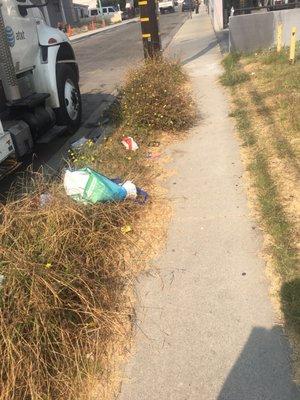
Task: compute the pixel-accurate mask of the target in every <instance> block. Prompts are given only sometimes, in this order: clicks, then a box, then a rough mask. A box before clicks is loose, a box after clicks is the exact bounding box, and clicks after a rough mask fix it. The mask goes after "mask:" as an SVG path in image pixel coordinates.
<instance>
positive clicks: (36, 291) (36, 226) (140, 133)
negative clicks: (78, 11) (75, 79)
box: [0, 69, 185, 400]
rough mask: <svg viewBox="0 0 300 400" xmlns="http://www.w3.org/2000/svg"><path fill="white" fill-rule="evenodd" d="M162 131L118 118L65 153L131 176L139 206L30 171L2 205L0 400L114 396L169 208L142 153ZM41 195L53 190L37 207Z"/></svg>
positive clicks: (157, 171)
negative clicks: (139, 291) (93, 197)
mask: <svg viewBox="0 0 300 400" xmlns="http://www.w3.org/2000/svg"><path fill="white" fill-rule="evenodd" d="M139 71H141V70H140V69H139ZM176 73H177V72H176ZM178 73H180V71H179V72H178ZM133 79H134V77H133ZM144 80H145V81H146V77H144ZM182 84H185V83H184V82H183V81H182ZM121 111H122V109H121ZM163 128H165V127H163ZM123 135H131V136H133V137H134V138H135V139H136V140H137V142H138V144H139V146H140V148H139V150H138V151H137V152H128V151H126V149H125V148H124V147H123V145H122V144H121V138H122V136H123ZM166 137H170V136H168V135H166V134H165V135H164V137H163V136H162V135H161V133H160V132H157V131H156V132H153V131H152V130H151V131H150V130H146V129H144V128H139V127H133V126H132V125H130V126H129V125H128V124H126V125H125V126H124V125H122V126H120V127H119V128H118V129H117V131H116V132H115V133H114V135H113V136H112V137H110V138H108V139H107V140H105V141H104V143H103V144H102V145H101V146H96V145H94V144H91V143H88V144H87V145H86V146H85V147H84V148H83V149H82V150H81V151H80V152H77V153H76V154H73V155H72V158H73V162H71V163H72V164H73V166H75V167H80V166H89V167H91V168H94V169H95V170H98V171H100V172H101V173H104V174H106V175H107V176H109V177H111V178H115V177H120V178H121V179H124V180H125V179H126V180H127V179H131V180H132V181H133V182H134V183H136V184H137V185H138V186H140V187H142V188H144V189H146V190H147V191H148V192H149V194H150V200H149V201H148V202H147V203H146V204H143V205H141V204H140V203H138V202H134V201H132V200H131V201H124V202H122V203H105V204H97V205H89V206H86V205H82V204H78V203H75V202H74V201H72V200H71V199H69V198H68V197H67V196H66V195H65V193H64V190H63V188H62V184H61V182H47V181H46V179H45V178H44V177H42V176H41V175H38V174H36V175H33V176H32V177H31V179H30V180H29V181H27V183H26V185H27V186H26V187H24V183H23V185H21V187H20V188H18V190H17V194H18V196H17V199H15V200H14V197H13V196H12V198H11V199H10V200H9V201H7V203H6V204H5V205H1V226H0V254H1V263H0V274H1V275H3V277H4V280H3V282H2V283H1V289H0V291H1V298H0V352H1V368H0V400H12V399H14V400H60V399H65V400H75V399H76V400H95V399H97V398H101V399H103V400H105V399H110V398H113V397H114V396H115V395H116V393H117V392H118V385H119V383H120V376H118V373H117V369H118V366H119V363H120V360H122V358H124V356H125V354H126V351H128V346H129V345H130V340H131V333H132V326H133V324H134V319H135V314H134V296H133V288H134V282H135V279H136V277H137V275H138V274H139V273H140V272H141V271H143V270H144V269H145V268H147V261H148V259H149V257H153V256H154V255H155V254H156V253H157V251H158V249H159V248H160V246H161V245H162V244H163V242H164V237H165V229H166V222H167V221H168V218H169V214H170V213H169V206H168V201H167V199H166V196H165V192H164V190H163V189H162V188H161V187H160V185H159V184H158V181H159V180H161V179H162V176H163V174H162V170H161V167H160V166H159V164H158V161H157V159H156V158H151V157H150V158H149V156H150V155H151V154H154V153H161V154H163V151H164V143H165V142H166ZM157 141H159V142H160V143H159V147H156V145H157V143H155V142H157ZM20 193H23V195H22V196H20ZM42 193H47V194H49V195H50V196H51V197H50V198H51V200H50V201H49V202H48V203H47V204H44V205H42V204H41V202H40V198H41V197H40V196H41V194H42ZM124 226H130V228H131V231H130V232H128V233H126V234H124V233H122V227H124Z"/></svg>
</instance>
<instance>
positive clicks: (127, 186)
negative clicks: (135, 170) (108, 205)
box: [122, 181, 137, 199]
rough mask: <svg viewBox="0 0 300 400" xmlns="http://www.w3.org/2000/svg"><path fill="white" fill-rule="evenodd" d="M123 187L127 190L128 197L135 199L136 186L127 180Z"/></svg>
mask: <svg viewBox="0 0 300 400" xmlns="http://www.w3.org/2000/svg"><path fill="white" fill-rule="evenodd" d="M122 186H123V188H124V189H125V190H126V192H127V194H126V199H135V198H136V197H137V190H136V186H135V184H134V183H133V182H131V181H126V182H124V183H123V185H122Z"/></svg>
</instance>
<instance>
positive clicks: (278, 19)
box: [229, 8, 300, 52]
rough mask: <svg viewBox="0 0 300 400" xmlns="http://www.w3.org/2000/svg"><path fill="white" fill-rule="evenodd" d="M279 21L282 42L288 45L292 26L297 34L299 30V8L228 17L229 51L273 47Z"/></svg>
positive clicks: (247, 50) (246, 50) (249, 50)
mask: <svg viewBox="0 0 300 400" xmlns="http://www.w3.org/2000/svg"><path fill="white" fill-rule="evenodd" d="M279 23H282V24H283V43H284V45H289V42H290V35H291V30H292V27H294V26H295V27H296V28H297V32H298V35H299V32H300V9H299V8H295V9H291V10H280V11H271V12H265V13H256V14H249V15H237V16H234V17H230V19H229V46H230V51H243V52H252V51H255V50H260V49H267V48H269V47H273V46H274V45H275V42H276V27H277V25H278V24H279ZM298 39H299V36H298Z"/></svg>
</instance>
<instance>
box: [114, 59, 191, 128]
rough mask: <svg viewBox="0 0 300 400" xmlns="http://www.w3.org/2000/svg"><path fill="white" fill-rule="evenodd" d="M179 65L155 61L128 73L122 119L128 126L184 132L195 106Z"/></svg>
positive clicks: (123, 91)
mask: <svg viewBox="0 0 300 400" xmlns="http://www.w3.org/2000/svg"><path fill="white" fill-rule="evenodd" d="M187 81H188V80H187V76H186V75H185V73H184V72H183V70H182V68H181V66H180V64H179V62H177V61H173V60H168V59H161V58H155V59H151V60H147V62H145V63H143V64H141V65H140V67H138V68H136V69H135V70H132V71H130V72H129V74H128V76H127V80H126V82H125V85H124V88H123V90H122V92H121V109H122V112H121V118H122V119H123V122H124V124H125V125H126V126H128V127H134V128H144V129H148V130H149V129H152V130H161V131H173V132H178V131H184V130H186V129H188V128H190V127H191V126H192V125H193V124H194V122H195V117H196V107H195V103H194V101H193V99H192V96H191V93H190V91H189V88H188V85H187Z"/></svg>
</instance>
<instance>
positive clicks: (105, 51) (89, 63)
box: [73, 11, 187, 123]
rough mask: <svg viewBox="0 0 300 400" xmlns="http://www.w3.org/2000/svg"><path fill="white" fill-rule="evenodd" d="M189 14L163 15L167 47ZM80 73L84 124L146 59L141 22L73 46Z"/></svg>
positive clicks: (163, 36)
mask: <svg viewBox="0 0 300 400" xmlns="http://www.w3.org/2000/svg"><path fill="white" fill-rule="evenodd" d="M186 17H187V14H186V13H183V12H179V11H177V12H175V13H174V14H165V15H161V16H160V21H159V23H160V33H161V39H162V45H163V47H165V46H166V45H167V44H168V43H169V42H170V40H171V39H172V37H173V36H174V34H175V33H176V32H177V30H178V29H179V28H180V26H181V25H182V23H183V22H184V20H185V18H186ZM73 47H74V50H75V54H76V58H77V61H78V64H79V70H80V89H81V93H82V99H83V118H82V120H83V123H84V121H85V120H86V119H87V118H88V117H89V116H90V115H91V113H92V112H93V111H94V110H95V109H96V108H97V107H98V106H99V104H100V103H101V101H103V100H104V99H105V98H106V97H107V95H110V94H111V93H112V92H113V91H114V90H115V89H116V88H118V87H120V85H121V83H122V79H123V78H124V75H125V74H126V71H128V69H129V68H130V67H132V66H133V65H135V64H136V63H137V62H138V61H140V60H141V59H142V58H143V48H142V40H141V27H140V23H139V22H133V23H131V24H128V25H123V26H120V27H119V28H115V29H112V30H109V31H105V32H103V33H100V34H99V35H95V36H92V37H89V38H87V39H83V40H81V41H80V42H77V43H74V44H73Z"/></svg>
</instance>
